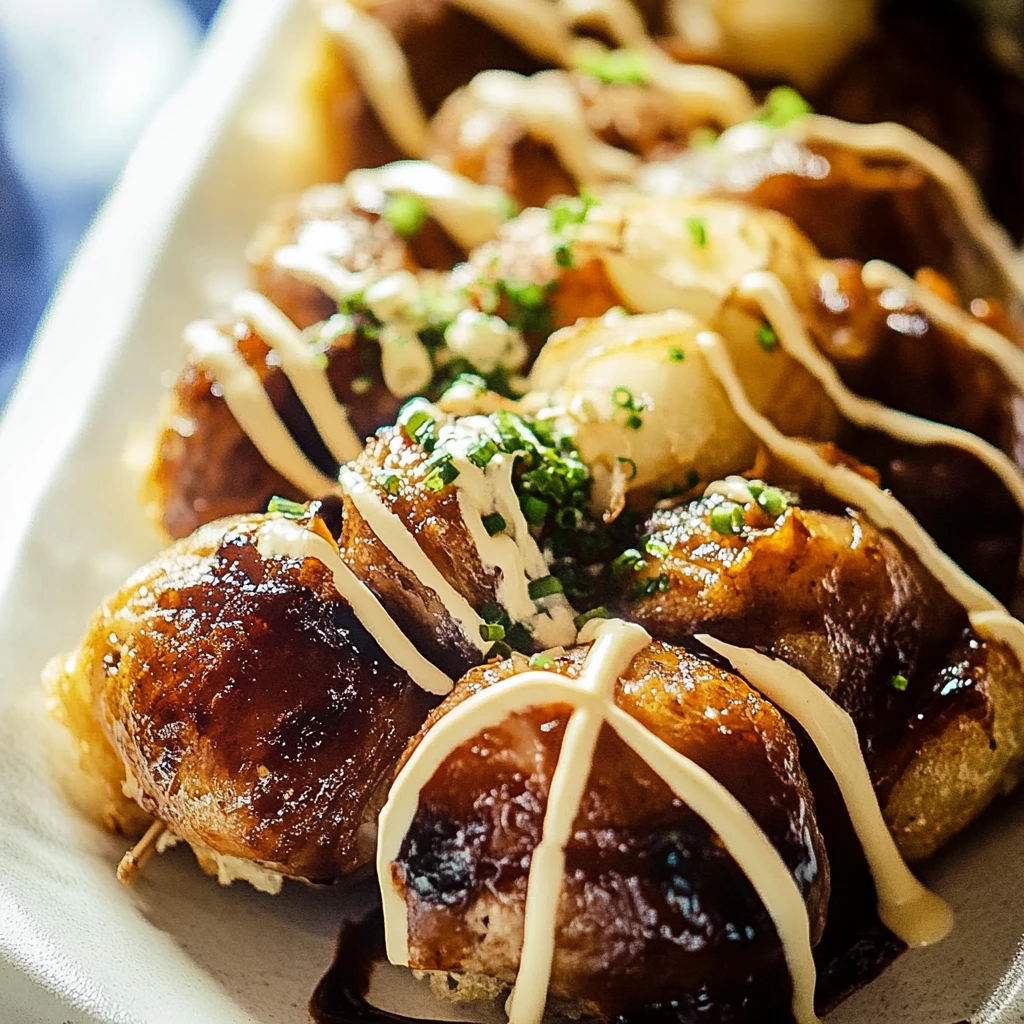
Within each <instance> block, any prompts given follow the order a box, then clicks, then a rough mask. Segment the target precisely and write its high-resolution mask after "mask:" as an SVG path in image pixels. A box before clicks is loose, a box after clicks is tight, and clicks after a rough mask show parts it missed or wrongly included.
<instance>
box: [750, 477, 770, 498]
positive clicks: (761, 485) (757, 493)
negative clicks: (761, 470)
mask: <svg viewBox="0 0 1024 1024" xmlns="http://www.w3.org/2000/svg"><path fill="white" fill-rule="evenodd" d="M765 487H767V484H766V483H765V482H764V481H763V480H748V481H747V490H748V491H750V496H751V497H752V498H753V499H754V501H757V499H758V498H760V497H761V495H762V494H763V493H764V489H765Z"/></svg>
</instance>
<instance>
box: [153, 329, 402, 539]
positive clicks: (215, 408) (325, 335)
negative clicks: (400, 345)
mask: <svg viewBox="0 0 1024 1024" xmlns="http://www.w3.org/2000/svg"><path fill="white" fill-rule="evenodd" d="M341 326H342V328H343V329H341V330H340V331H339V332H337V333H335V331H334V330H333V327H334V322H333V321H328V322H327V323H326V324H325V325H324V328H323V329H322V330H321V331H319V332H318V335H317V337H316V338H315V339H312V340H311V344H313V345H315V346H316V348H317V351H319V352H320V353H321V354H322V355H323V356H324V357H325V358H326V359H327V376H328V379H329V381H330V383H331V387H332V389H333V390H334V393H335V395H336V396H337V398H338V400H339V401H340V402H342V403H344V404H345V405H346V406H347V408H348V413H349V419H350V422H351V424H352V427H353V429H354V430H355V431H356V432H357V434H358V435H359V436H361V437H366V436H367V435H369V434H371V433H372V432H373V431H374V430H376V429H377V427H379V426H380V425H381V424H383V423H388V422H391V421H392V420H393V419H394V417H395V415H396V413H397V411H398V409H399V408H400V406H401V399H398V398H396V397H395V396H394V395H392V394H391V392H390V391H389V390H388V388H387V387H386V386H385V384H384V380H383V375H382V373H381V368H380V350H379V347H378V345H377V343H376V342H375V341H372V340H369V339H368V338H366V337H365V336H364V335H363V334H361V333H359V332H357V331H353V330H351V327H350V326H349V325H346V324H342V325H341ZM207 329H209V330H215V331H217V332H219V333H220V334H221V335H223V337H224V338H225V339H227V341H228V343H229V344H230V345H232V346H234V347H235V348H236V349H237V351H238V353H239V355H241V357H242V358H243V359H244V360H245V362H246V363H247V364H248V365H249V366H250V367H251V368H252V369H253V370H255V372H256V375H257V376H258V377H259V379H260V383H261V385H262V387H263V388H264V389H265V391H266V393H267V396H268V398H269V399H270V402H271V404H272V405H273V407H274V409H275V410H276V412H277V414H278V415H279V416H280V417H281V420H282V421H283V422H284V424H285V426H286V427H287V428H288V430H289V431H290V433H291V435H292V436H293V437H294V438H295V440H296V442H297V444H298V445H299V447H300V448H301V449H302V450H303V451H304V452H305V453H306V455H307V456H308V457H309V459H310V460H311V461H312V462H313V463H314V464H315V465H316V466H317V468H318V469H320V470H321V471H322V472H324V473H326V474H328V475H330V476H332V477H333V476H334V475H335V474H336V473H337V468H338V464H337V462H336V461H335V459H334V458H333V456H332V455H331V454H330V452H329V451H328V450H327V448H326V446H325V445H324V442H323V440H322V439H321V438H320V435H319V434H318V433H317V431H316V428H315V427H314V426H313V422H312V420H311V419H310V417H309V414H308V412H307V411H306V409H305V406H303V404H302V403H301V402H300V401H299V399H298V396H297V395H296V394H295V391H294V389H293V388H292V386H291V384H290V383H289V381H288V379H287V377H286V376H285V374H284V372H283V371H282V369H281V367H280V365H279V364H278V363H277V362H276V361H275V360H273V359H271V358H268V356H269V355H270V348H269V347H268V346H267V344H266V343H265V342H264V341H263V339H262V338H260V337H259V336H258V335H257V334H256V333H255V332H254V331H253V329H252V328H251V327H250V326H249V325H248V324H247V323H246V322H244V321H236V322H234V323H230V324H226V323H222V324H217V325H213V324H211V325H209V327H208V328H207ZM161 423H162V428H161V430H160V434H159V437H158V439H157V444H156V450H155V453H154V457H153V462H152V464H151V465H150V467H149V470H148V473H147V477H146V480H145V482H144V485H143V497H144V500H145V502H146V504H147V506H148V508H149V510H150V514H151V516H152V518H153V519H154V521H155V522H157V523H159V524H161V525H162V526H163V528H164V529H165V530H166V531H167V533H168V534H169V535H170V536H171V537H186V536H188V534H190V533H191V532H192V531H193V530H195V529H196V528H197V527H199V526H201V525H202V524H203V523H208V522H210V521H212V520H214V519H219V518H221V517H223V516H227V515H234V514H236V513H241V512H255V511H260V510H262V509H265V508H266V507H267V502H268V501H269V499H270V498H271V497H273V496H274V495H275V494H276V495H281V496H283V497H287V498H292V499H294V500H299V501H301V500H305V499H306V498H308V497H309V495H307V494H303V493H301V492H300V490H299V489H298V488H297V487H296V486H295V485H294V484H292V483H290V482H289V481H288V480H286V479H285V478H284V477H283V476H281V475H280V474H279V473H278V472H277V471H276V470H274V469H273V468H272V467H271V466H270V465H269V464H268V463H267V462H266V460H265V459H264V458H263V456H262V455H261V454H260V452H259V451H258V450H257V448H256V446H255V444H254V443H253V442H252V440H251V439H250V438H249V436H248V435H247V434H246V433H245V431H244V430H243V429H242V427H241V426H240V425H239V423H238V421H237V420H236V419H235V417H234V415H233V413H232V412H231V410H230V409H229V408H228V406H227V403H226V401H225V399H224V395H223V391H222V389H221V387H220V385H219V384H218V383H217V382H216V380H215V379H214V377H213V376H212V375H211V373H210V372H208V371H207V369H206V368H205V366H204V364H203V363H202V361H201V360H200V359H198V358H197V357H194V356H193V357H192V358H191V359H190V360H189V362H188V363H187V364H186V365H185V367H184V369H182V370H181V372H180V373H179V374H178V377H177V380H176V381H175V383H174V387H173V389H172V390H171V392H170V394H169V396H168V398H167V400H166V403H165V407H164V410H163V414H162V417H161Z"/></svg>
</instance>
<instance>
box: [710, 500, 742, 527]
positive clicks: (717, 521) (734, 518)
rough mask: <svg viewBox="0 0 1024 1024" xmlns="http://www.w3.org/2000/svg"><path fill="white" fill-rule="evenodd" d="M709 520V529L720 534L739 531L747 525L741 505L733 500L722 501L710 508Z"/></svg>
mask: <svg viewBox="0 0 1024 1024" xmlns="http://www.w3.org/2000/svg"><path fill="white" fill-rule="evenodd" d="M709 522H710V524H711V529H712V530H714V531H715V533H721V534H732V533H740V532H741V531H742V530H743V527H744V526H746V525H747V521H746V519H745V518H744V515H743V509H742V507H741V506H739V505H737V504H736V503H735V502H734V501H723V502H722V504H721V505H716V506H715V507H714V508H713V509H712V510H711V517H710V520H709Z"/></svg>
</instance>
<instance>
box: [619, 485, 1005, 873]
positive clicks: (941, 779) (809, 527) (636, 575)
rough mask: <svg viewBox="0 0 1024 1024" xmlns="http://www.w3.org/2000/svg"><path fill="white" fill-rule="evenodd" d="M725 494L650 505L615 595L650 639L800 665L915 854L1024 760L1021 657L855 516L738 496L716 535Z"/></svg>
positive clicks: (903, 843) (963, 818)
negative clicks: (844, 723) (730, 526)
mask: <svg viewBox="0 0 1024 1024" xmlns="http://www.w3.org/2000/svg"><path fill="white" fill-rule="evenodd" d="M724 501H725V499H724V498H723V497H722V496H720V495H715V496H712V497H708V498H704V499H701V500H700V501H697V502H693V503H690V504H686V505H682V506H679V507H677V508H673V509H668V510H664V511H659V512H655V514H654V515H653V516H652V517H651V519H650V520H649V522H648V523H647V525H646V527H645V529H646V531H647V533H649V535H650V539H649V540H648V541H647V543H646V546H645V548H644V550H643V552H641V560H640V561H635V562H633V564H632V566H629V565H625V566H622V567H621V570H620V574H619V582H620V587H621V590H622V592H623V593H625V594H626V595H627V597H626V600H625V605H624V607H625V608H626V609H628V613H629V615H630V617H631V618H635V619H636V621H638V622H640V623H641V624H642V625H643V626H644V627H645V628H646V629H648V631H650V632H651V633H652V635H654V636H657V637H661V638H664V639H666V640H670V641H679V640H681V639H684V638H685V637H688V636H690V635H692V634H695V633H709V634H711V635H713V636H716V637H719V638H720V639H723V640H725V641H726V642H728V643H735V644H740V645H745V646H755V647H758V648H759V649H761V650H765V651H769V652H771V653H773V654H776V655H778V656H779V657H782V658H784V659H785V660H786V661H788V662H789V663H790V664H792V665H795V666H796V667H797V668H799V669H801V670H802V671H804V672H806V673H807V674H808V675H809V676H810V677H811V678H812V679H813V680H814V681H815V682H816V683H817V684H818V685H819V686H821V687H822V688H823V689H824V690H825V691H826V692H827V693H828V694H829V696H831V697H832V698H833V700H835V701H836V702H837V703H839V704H840V705H841V706H842V707H843V708H844V709H845V710H846V711H847V712H849V714H850V715H851V716H852V717H853V720H854V723H855V724H856V726H857V729H858V732H859V734H860V738H861V745H862V747H863V749H864V753H865V757H866V759H867V762H868V767H869V769H870V770H871V772H872V775H873V777H874V779H875V782H876V785H877V787H878V788H879V790H880V793H881V794H882V797H883V807H884V810H885V814H886V817H887V819H888V820H889V822H890V825H891V827H892V828H893V831H894V833H895V835H896V839H897V842H898V843H899V845H900V848H901V850H902V852H903V853H904V855H905V856H907V857H908V858H910V859H917V858H920V857H923V856H927V855H928V854H930V853H931V852H933V851H934V850H935V849H936V848H938V847H939V846H941V845H942V844H943V843H944V842H946V841H947V840H948V839H949V837H950V836H951V835H953V834H954V833H955V832H957V831H958V830H959V829H960V828H962V827H963V826H964V825H965V824H967V822H969V821H970V820H972V819H973V818H974V817H976V816H977V814H978V813H980V811H981V810H982V808H984V807H985V806H986V805H987V804H988V802H989V801H990V800H991V799H992V798H993V797H994V796H995V795H996V794H997V793H998V792H1000V791H1001V789H1003V788H1004V787H1006V786H1007V785H1010V784H1012V782H1014V781H1016V779H1017V777H1018V775H1019V773H1020V771H1021V769H1022V766H1024V746H1022V744H1021V742H1020V739H1019V737H1020V735H1021V733H1020V729H1021V725H1022V724H1024V692H1022V688H1021V669H1020V666H1018V665H1017V663H1016V660H1015V658H1014V657H1013V655H1012V654H1011V653H1010V652H1009V650H1008V649H1007V648H1005V647H1004V646H1002V645H1001V644H998V643H992V642H988V641H983V640H982V639H980V638H979V637H978V636H977V635H976V634H975V633H974V632H973V631H972V630H971V629H970V627H969V624H968V621H967V616H966V613H965V612H964V610H963V608H962V607H961V606H960V605H959V604H958V603H957V602H956V601H955V600H954V599H953V598H952V597H950V595H949V594H948V593H947V592H946V590H945V589H944V588H943V587H942V586H941V585H940V584H939V583H938V582H937V581H936V580H935V579H934V578H933V577H932V576H931V575H930V574H929V573H927V572H926V571H925V570H924V568H923V567H922V566H921V564H920V562H919V561H918V560H917V558H916V557H915V556H914V555H913V554H912V553H911V552H909V551H908V550H907V549H906V548H905V547H904V546H903V545H902V544H900V543H899V542H898V541H897V540H896V539H894V538H893V537H891V536H890V535H888V534H886V533H883V532H881V531H879V530H878V529H877V528H875V527H874V526H873V525H872V524H871V523H870V522H869V521H867V520H866V519H865V518H864V517H863V516H861V515H858V514H855V513H850V512H848V513H846V514H842V515H840V514H833V513H826V512H819V511H815V510H813V509H809V508H801V507H789V508H787V509H785V511H784V512H782V514H781V515H778V516H777V517H776V516H775V515H772V514H768V513H766V512H765V511H764V510H763V509H762V508H760V507H759V506H758V505H757V504H755V503H751V502H748V503H746V504H745V506H744V508H745V522H746V525H745V526H744V527H743V529H742V531H741V532H739V533H732V532H727V533H723V532H720V529H721V528H719V529H716V528H715V526H714V525H713V523H714V520H713V515H714V510H715V509H716V508H717V507H720V506H721V505H722V504H723V502H724ZM777 511H778V510H777V509H776V508H774V507H773V508H772V512H773V513H774V512H777ZM626 561H627V562H630V561H632V559H631V558H627V559H626ZM662 575H663V578H664V584H663V585H662V587H660V588H657V587H652V588H650V589H651V591H652V593H650V594H649V595H648V594H647V593H646V592H642V593H641V590H642V588H641V587H638V586H637V583H638V582H639V581H640V580H645V581H649V580H654V579H657V578H659V577H662ZM630 593H632V594H633V595H634V597H633V598H630V597H629V596H628V595H629V594H630Z"/></svg>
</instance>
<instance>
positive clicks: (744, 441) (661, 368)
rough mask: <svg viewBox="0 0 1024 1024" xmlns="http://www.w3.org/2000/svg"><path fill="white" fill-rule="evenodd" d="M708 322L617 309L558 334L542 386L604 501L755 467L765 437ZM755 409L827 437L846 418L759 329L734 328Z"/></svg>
mask: <svg viewBox="0 0 1024 1024" xmlns="http://www.w3.org/2000/svg"><path fill="white" fill-rule="evenodd" d="M709 326H710V325H708V324H707V323H705V322H702V321H701V320H698V319H697V318H696V317H693V316H690V315H689V314H686V313H682V312H679V311H674V312H670V313H663V314H646V315H641V316H625V315H620V314H615V313H612V314H607V315H605V316H604V317H603V318H601V319H599V320H585V321H580V322H579V323H577V324H576V325H575V326H574V327H568V328H565V329H563V330H561V331H559V332H557V333H556V334H555V335H554V336H553V337H552V338H551V340H550V341H549V342H548V344H547V345H546V346H545V348H544V350H543V351H542V352H541V355H540V357H539V359H538V360H537V363H536V365H535V367H534V371H533V374H532V376H531V383H532V384H533V386H534V387H535V388H537V389H538V390H539V391H541V392H543V393H544V394H547V395H549V396H550V400H551V401H552V402H553V403H554V404H556V405H558V406H559V407H562V408H564V409H565V410H566V420H567V422H569V423H571V424H572V430H573V439H574V441H575V442H576V444H577V445H578V447H579V450H580V454H581V455H582V456H583V458H584V460H585V461H586V462H587V464H588V466H590V468H591V472H592V474H593V476H594V499H595V502H596V504H597V505H599V506H602V507H605V508H614V507H615V506H616V494H617V493H618V492H619V491H620V490H621V491H623V492H628V493H629V494H630V496H631V497H630V503H631V504H634V505H638V506H639V507H646V508H650V507H651V505H652V504H653V503H654V501H656V500H657V499H658V498H659V497H662V496H664V495H665V494H666V493H679V492H685V491H687V490H689V489H691V488H693V487H694V486H695V484H696V483H697V482H698V481H701V480H704V481H708V480H714V479H717V478H718V477H719V476H722V475H725V474H728V473H735V472H741V471H742V470H743V469H745V468H749V467H750V466H751V465H753V464H754V460H755V458H756V456H757V451H758V441H757V439H756V438H755V437H754V435H753V434H752V433H751V432H750V431H749V430H748V429H747V428H746V427H745V426H744V425H743V423H742V422H741V421H740V419H739V417H738V416H737V415H736V412H735V411H734V409H733V406H732V404H731V402H730V401H729V399H728V397H727V396H726V394H725V392H724V391H723V390H722V388H721V386H720V385H719V383H718V381H717V379H716V378H715V376H714V374H713V373H712V372H711V370H710V369H709V367H708V365H707V363H706V361H705V359H704V356H703V354H702V352H701V350H700V348H699V346H698V344H697V337H698V335H699V334H700V333H701V332H702V331H706V330H708V329H709ZM725 337H726V340H727V344H728V345H729V349H730V354H731V355H732V357H733V363H734V365H735V367H736V370H737V373H738V374H739V376H740V379H741V380H742V381H743V382H744V384H745V385H746V386H747V390H748V394H749V396H750V399H751V401H752V402H753V403H754V405H755V406H756V407H757V408H758V409H760V410H762V411H764V412H766V413H767V414H768V415H769V416H770V417H771V418H772V420H774V421H775V422H776V423H777V425H778V426H779V427H780V429H782V430H784V431H786V432H788V433H793V434H800V435H804V436H810V437H818V438H821V439H827V438H828V437H830V436H832V434H833V432H834V431H835V429H836V420H835V415H834V412H833V410H832V407H831V405H830V403H829V402H828V401H827V400H826V399H825V397H824V396H823V394H822V393H821V391H820V389H819V388H818V386H817V384H816V383H815V382H814V381H813V380H812V379H811V378H810V377H809V376H808V375H807V374H806V373H805V372H804V371H803V370H802V369H801V368H800V367H799V366H797V365H796V364H795V363H794V362H793V361H792V360H791V359H789V358H788V357H787V356H786V355H785V354H784V353H782V352H779V351H765V349H764V348H763V347H761V346H760V345H759V344H758V343H757V340H756V323H755V324H754V325H752V327H751V329H749V330H743V329H738V330H733V331H731V332H730V333H729V334H726V335H725Z"/></svg>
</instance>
